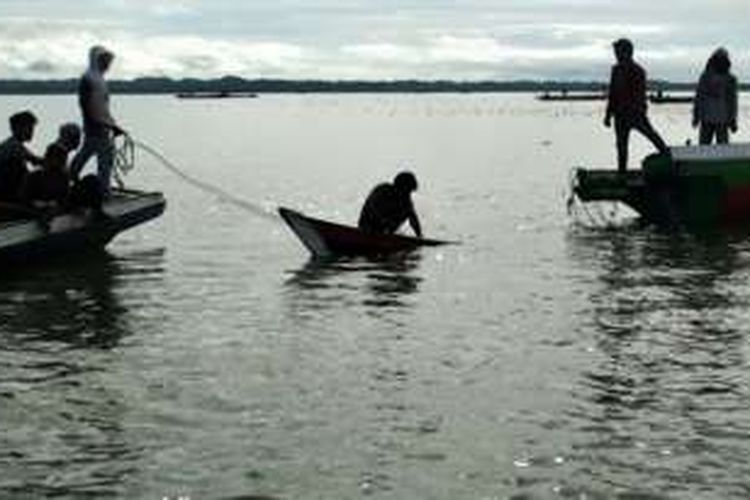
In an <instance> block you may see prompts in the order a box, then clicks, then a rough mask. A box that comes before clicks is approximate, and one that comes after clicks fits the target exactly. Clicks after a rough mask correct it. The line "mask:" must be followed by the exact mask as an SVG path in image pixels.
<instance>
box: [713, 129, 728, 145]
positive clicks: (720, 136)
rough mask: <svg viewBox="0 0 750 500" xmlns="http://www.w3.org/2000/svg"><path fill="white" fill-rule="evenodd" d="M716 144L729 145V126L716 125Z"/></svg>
mask: <svg viewBox="0 0 750 500" xmlns="http://www.w3.org/2000/svg"><path fill="white" fill-rule="evenodd" d="M716 143H717V144H729V127H728V126H727V125H725V124H721V125H716Z"/></svg>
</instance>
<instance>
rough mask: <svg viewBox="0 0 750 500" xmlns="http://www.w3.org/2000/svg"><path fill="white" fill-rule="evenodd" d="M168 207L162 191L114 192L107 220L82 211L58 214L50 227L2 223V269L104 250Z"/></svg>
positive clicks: (107, 206)
mask: <svg viewBox="0 0 750 500" xmlns="http://www.w3.org/2000/svg"><path fill="white" fill-rule="evenodd" d="M165 207H166V201H165V199H164V196H163V195H162V194H161V193H141V192H136V191H115V193H114V195H113V196H112V198H111V199H110V200H108V201H107V202H105V204H104V207H103V209H104V212H105V213H106V214H107V215H108V216H109V218H108V219H104V220H102V219H96V218H94V217H93V216H92V214H91V213H89V212H88V211H82V212H78V213H65V214H61V215H58V216H56V217H54V218H53V219H52V220H51V221H49V225H48V227H44V226H43V225H42V224H41V223H40V222H38V221H36V220H18V221H12V222H4V223H2V224H0V272H3V271H8V270H9V269H11V266H14V265H16V264H19V263H21V264H22V263H31V262H39V261H42V260H52V259H55V258H62V257H64V256H67V255H70V254H71V253H86V252H91V251H96V250H101V249H103V248H104V247H105V246H106V245H107V244H108V243H109V242H110V241H112V239H113V238H114V237H115V236H117V235H118V234H119V233H121V232H123V231H125V230H127V229H130V228H132V227H134V226H138V225H140V224H143V223H145V222H148V221H150V220H152V219H155V218H157V217H159V216H160V215H161V214H162V213H163V212H164V210H165Z"/></svg>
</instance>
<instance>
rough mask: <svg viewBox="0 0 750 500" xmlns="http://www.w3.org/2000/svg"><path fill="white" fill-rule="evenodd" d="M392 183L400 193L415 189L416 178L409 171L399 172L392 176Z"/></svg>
mask: <svg viewBox="0 0 750 500" xmlns="http://www.w3.org/2000/svg"><path fill="white" fill-rule="evenodd" d="M393 185H394V186H395V187H396V189H397V190H398V191H400V192H402V193H407V194H408V193H411V192H412V191H416V190H417V187H418V185H417V178H416V177H415V176H414V174H413V173H411V172H409V171H404V172H399V173H398V174H397V175H396V177H394V178H393Z"/></svg>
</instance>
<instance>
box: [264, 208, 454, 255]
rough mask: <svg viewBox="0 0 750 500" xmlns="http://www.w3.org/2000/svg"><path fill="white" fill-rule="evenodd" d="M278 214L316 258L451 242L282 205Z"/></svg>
mask: <svg viewBox="0 0 750 500" xmlns="http://www.w3.org/2000/svg"><path fill="white" fill-rule="evenodd" d="M279 215H281V218H282V219H284V221H285V222H286V223H287V225H288V226H289V227H290V229H291V230H292V232H294V234H295V235H296V236H297V238H299V240H300V241H301V242H302V244H303V245H305V247H306V248H307V249H308V250H309V251H310V253H311V254H312V256H313V257H314V258H332V257H340V256H348V257H354V256H378V255H387V254H393V253H398V252H407V251H410V250H415V249H417V248H420V247H425V246H438V245H445V244H448V243H449V242H447V241H441V240H431V239H425V238H413V237H410V236H402V235H397V234H368V233H365V232H363V231H361V230H360V229H358V228H356V227H351V226H345V225H343V224H336V223H333V222H328V221H324V220H320V219H314V218H312V217H308V216H306V215H303V214H301V213H299V212H296V211H294V210H290V209H288V208H284V207H280V208H279Z"/></svg>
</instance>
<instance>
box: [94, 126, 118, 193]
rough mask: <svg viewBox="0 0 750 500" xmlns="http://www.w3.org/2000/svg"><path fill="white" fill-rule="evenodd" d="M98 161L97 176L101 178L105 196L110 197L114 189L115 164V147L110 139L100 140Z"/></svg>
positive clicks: (103, 138)
mask: <svg viewBox="0 0 750 500" xmlns="http://www.w3.org/2000/svg"><path fill="white" fill-rule="evenodd" d="M96 161H97V167H98V168H97V174H96V175H97V177H98V178H99V182H100V184H101V187H102V190H103V192H104V195H105V196H108V195H109V194H110V191H111V189H112V187H111V182H112V169H113V168H114V163H115V145H114V142H113V141H112V139H110V138H109V137H102V138H100V142H99V147H98V150H97V154H96Z"/></svg>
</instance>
